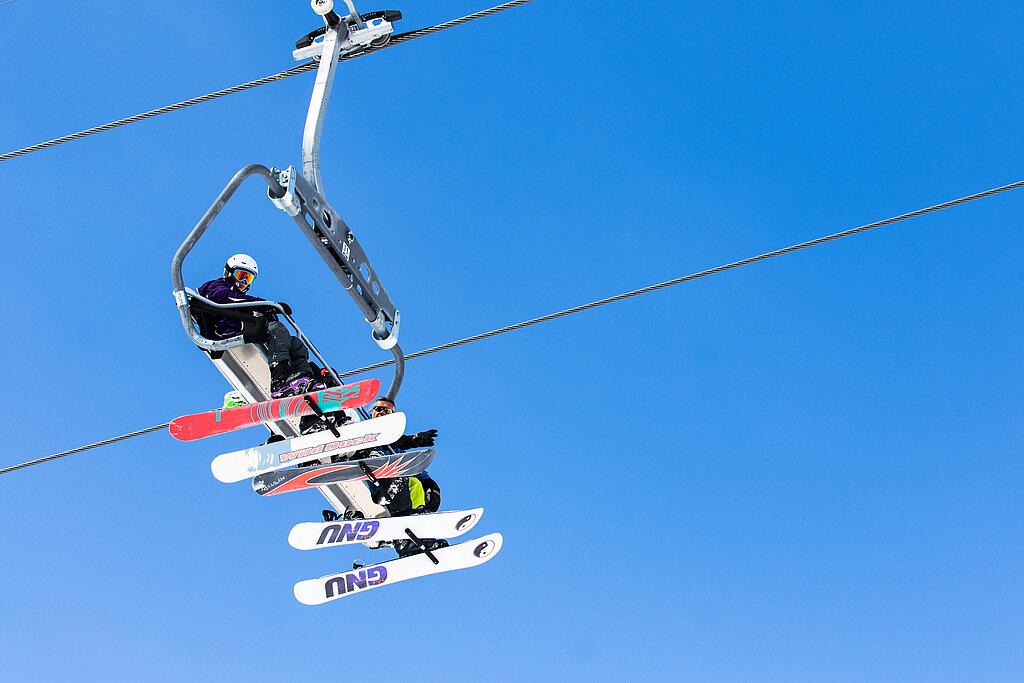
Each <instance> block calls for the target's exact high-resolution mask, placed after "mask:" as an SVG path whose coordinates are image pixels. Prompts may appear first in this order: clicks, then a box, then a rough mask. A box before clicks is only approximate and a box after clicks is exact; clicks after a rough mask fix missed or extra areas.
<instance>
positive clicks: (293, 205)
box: [267, 168, 302, 218]
mask: <svg viewBox="0 0 1024 683" xmlns="http://www.w3.org/2000/svg"><path fill="white" fill-rule="evenodd" d="M290 170H291V169H285V170H283V171H280V170H278V169H276V168H272V169H270V172H271V173H273V174H274V177H275V178H277V182H278V183H280V184H281V187H283V188H284V194H283V195H281V196H280V197H275V196H274V195H273V193H272V192H271V188H269V187H268V188H267V196H268V197H270V201H271V202H273V204H274V206H276V207H277V208H279V209H281V210H282V211H284V212H285V213H286V214H288V215H289V216H291V217H292V218H295V217H296V216H298V215H299V214H300V213H301V212H302V203H301V202H299V199H298V197H296V196H295V183H294V182H292V176H291V173H290V172H289V171H290Z"/></svg>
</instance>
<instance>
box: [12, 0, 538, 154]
mask: <svg viewBox="0 0 1024 683" xmlns="http://www.w3.org/2000/svg"><path fill="white" fill-rule="evenodd" d="M10 1H11V2H14V0H10ZM529 2H533V0H512V1H511V2H506V3H503V4H501V5H497V6H495V7H491V8H490V9H485V10H481V11H479V12H474V13H473V14H468V15H466V16H464V17H461V18H459V19H453V20H451V21H446V22H445V23H443V24H438V25H436V26H429V27H427V28H421V29H417V30H415V31H409V32H407V33H399V34H398V35H394V36H392V37H391V40H390V41H389V42H388V43H387V44H385V45H381V46H378V47H369V48H367V49H365V50H363V51H361V52H357V53H354V54H347V55H342V56H341V57H340V58H339V59H338V61H339V62H344V61H347V60H350V59H355V58H356V57H364V56H366V55H368V54H370V53H371V52H380V51H381V50H385V49H387V48H389V47H392V46H394V45H400V44H402V43H407V42H409V41H410V40H414V39H416V38H422V37H423V36H428V35H430V34H432V33H437V32H439V31H444V30H445V29H449V28H454V27H455V26H461V25H462V24H467V23H469V22H471V21H476V20H477V19H482V18H484V17H489V16H491V15H492V14H497V13H498V12H504V11H505V10H509V9H512V8H514V7H519V6H520V5H525V4H527V3H529ZM316 67H317V62H316V61H309V62H305V63H303V64H299V65H298V66H293V67H292V68H290V69H285V70H284V71H282V72H280V73H276V74H274V75H272V76H264V77H263V78H258V79H256V80H255V81H249V82H248V83H242V84H240V85H236V86H232V87H230V88H225V89H224V90H218V91H216V92H212V93H208V94H206V95H202V96H200V97H193V98H192V99H189V100H183V101H181V102H177V103H175V104H169V105H167V106H164V107H160V108H159V109H153V110H152V111H147V112H145V113H142V114H136V115H135V116H129V117H127V118H123V119H118V120H117V121H111V122H110V123H105V124H103V125H102V126H96V127H94V128H87V129H86V130H83V131H79V132H77V133H72V134H70V135H64V136H62V137H59V138H54V139H53V140H48V141H46V142H40V143H38V144H35V145H32V146H30V147H25V148H23V149H16V150H14V151H12V152H7V153H5V154H0V161H7V160H8V159H14V158H15V157H20V156H23V155H25V154H31V153H32V152H38V151H40V150H43V149H47V148H49V147H56V146H57V145H61V144H64V143H65V142H71V141H72V140H79V139H81V138H84V137H88V136H90V135H95V134H96V133H102V132H104V131H108V130H113V129H114V128H120V127H121V126H127V125H129V124H132V123H138V122H139V121H143V120H145V119H150V118H153V117H154V116H160V115H162V114H167V113H170V112H172V111H177V110H179V109H184V108H186V107H191V106H192V105H195V104H201V103H203V102H209V101H210V100H215V99H217V98H219V97H225V96H227V95H234V94H235V93H239V92H242V91H243V90H249V89H251V88H255V87H258V86H261V85H266V84H268V83H273V82H275V81H280V80H284V79H285V78H291V77H292V76H296V75H298V74H301V73H305V72H307V71H312V70H313V69H316Z"/></svg>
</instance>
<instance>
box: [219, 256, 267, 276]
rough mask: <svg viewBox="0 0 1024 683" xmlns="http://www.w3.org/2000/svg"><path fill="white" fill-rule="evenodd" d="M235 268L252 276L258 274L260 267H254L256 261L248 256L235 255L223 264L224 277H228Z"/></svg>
mask: <svg viewBox="0 0 1024 683" xmlns="http://www.w3.org/2000/svg"><path fill="white" fill-rule="evenodd" d="M235 268H241V269H242V270H247V271H249V272H250V273H252V274H253V275H259V274H260V267H259V266H258V265H256V259H254V258H253V257H252V256H249V255H248V254H235V255H234V256H232V257H231V258H229V259H228V262H227V263H225V264H224V275H225V276H227V275H230V274H231V271H233V270H234V269H235Z"/></svg>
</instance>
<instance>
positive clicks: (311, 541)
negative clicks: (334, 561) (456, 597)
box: [288, 508, 484, 550]
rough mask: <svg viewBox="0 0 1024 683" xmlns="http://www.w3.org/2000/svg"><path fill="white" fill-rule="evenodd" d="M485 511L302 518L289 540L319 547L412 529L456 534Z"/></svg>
mask: <svg viewBox="0 0 1024 683" xmlns="http://www.w3.org/2000/svg"><path fill="white" fill-rule="evenodd" d="M483 512H484V509H483V508H473V509H471V510H451V511H448V512H427V513H423V514H418V515H408V516H405V517H380V518H377V519H362V520H352V521H349V522H342V521H340V520H339V521H335V522H301V523H299V524H296V525H295V526H293V527H292V530H291V531H290V532H289V533H288V544H289V545H290V546H291V547H293V548H297V549H298V550H317V549H319V548H330V547H332V546H336V545H345V544H349V543H369V542H371V541H398V540H407V539H408V538H409V534H408V532H409V531H412V533H413V534H415V535H416V537H417V538H454V537H455V536H461V535H462V534H464V533H466V532H467V531H469V530H470V529H472V528H473V526H474V525H475V524H476V523H477V522H478V521H479V520H480V516H481V515H482V514H483Z"/></svg>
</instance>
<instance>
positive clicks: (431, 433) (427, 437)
mask: <svg viewBox="0 0 1024 683" xmlns="http://www.w3.org/2000/svg"><path fill="white" fill-rule="evenodd" d="M435 437H437V430H436V429H428V430H427V431H425V432H420V433H419V434H417V435H416V436H414V437H413V445H415V446H416V447H417V448H428V447H430V446H433V445H434V438H435Z"/></svg>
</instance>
